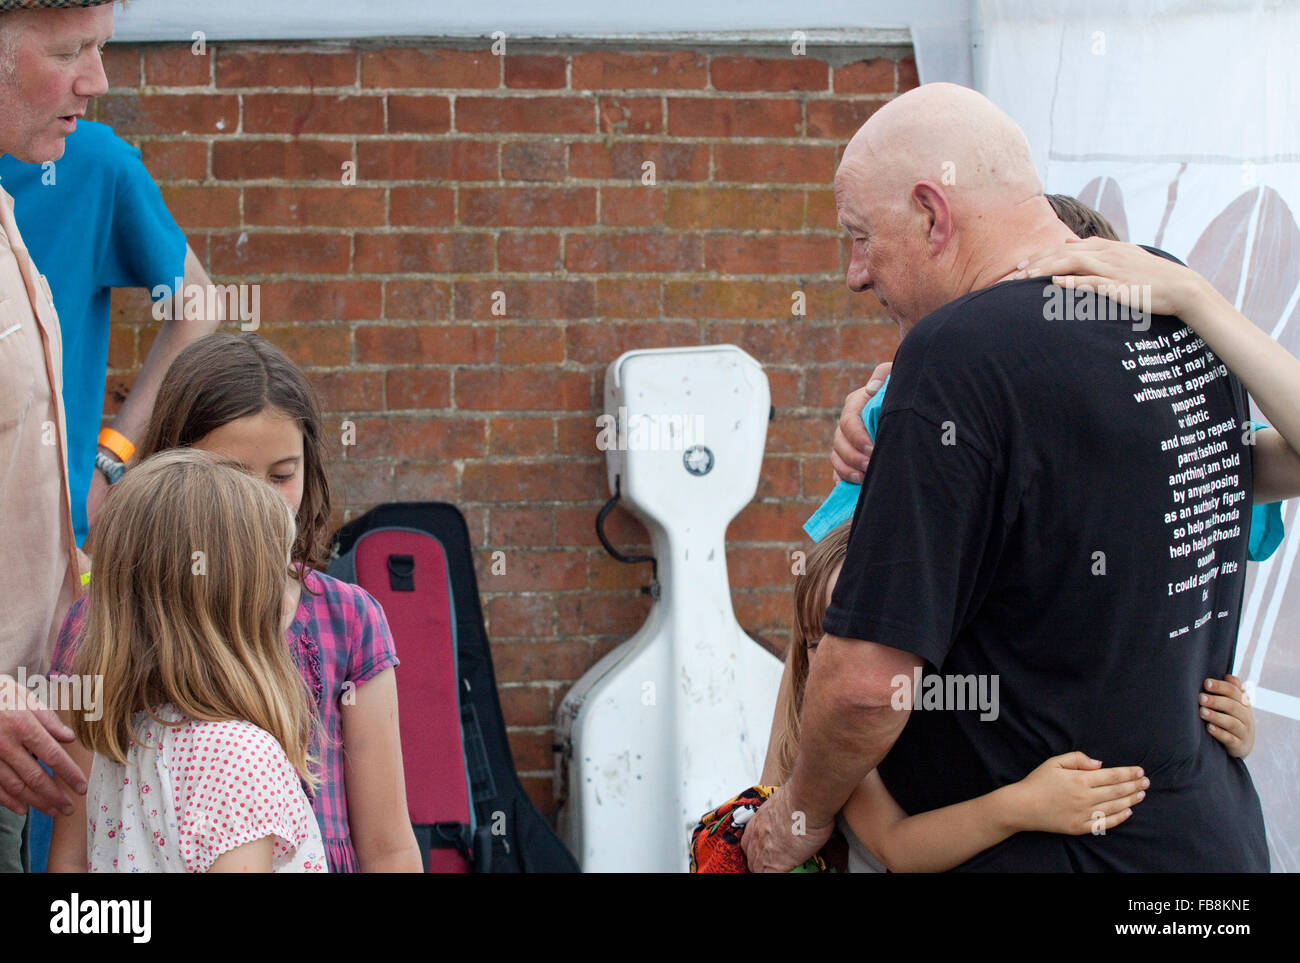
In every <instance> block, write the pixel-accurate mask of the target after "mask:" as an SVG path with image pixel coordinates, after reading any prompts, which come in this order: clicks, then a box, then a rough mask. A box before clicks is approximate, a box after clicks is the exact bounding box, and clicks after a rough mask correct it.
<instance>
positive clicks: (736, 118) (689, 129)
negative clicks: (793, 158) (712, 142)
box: [668, 97, 815, 137]
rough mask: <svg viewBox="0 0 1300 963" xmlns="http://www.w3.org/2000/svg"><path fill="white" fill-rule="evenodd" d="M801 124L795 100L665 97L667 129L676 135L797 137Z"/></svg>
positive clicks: (799, 109)
mask: <svg viewBox="0 0 1300 963" xmlns="http://www.w3.org/2000/svg"><path fill="white" fill-rule="evenodd" d="M814 103H815V101H814ZM802 124H803V112H802V110H801V108H800V105H799V101H797V100H748V99H741V98H736V97H675V98H671V99H669V101H668V133H670V134H672V135H674V136H676V137H797V136H799V134H801V133H802V132H803V130H802Z"/></svg>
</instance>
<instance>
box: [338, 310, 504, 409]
mask: <svg viewBox="0 0 1300 963" xmlns="http://www.w3.org/2000/svg"><path fill="white" fill-rule="evenodd" d="M356 346H357V361H358V362H359V363H361V364H413V363H414V364H485V363H490V362H491V361H492V360H493V359H494V358H495V357H496V331H495V330H494V329H493V328H490V327H486V326H483V325H469V324H419V325H401V326H397V325H371V324H367V325H363V326H362V327H359V328H357V331H356ZM408 407H409V406H408Z"/></svg>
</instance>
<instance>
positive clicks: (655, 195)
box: [600, 185, 664, 227]
mask: <svg viewBox="0 0 1300 963" xmlns="http://www.w3.org/2000/svg"><path fill="white" fill-rule="evenodd" d="M663 222H664V192H663V191H661V190H659V189H658V187H648V186H645V185H641V186H638V187H615V186H611V185H605V186H603V187H601V189H600V223H602V224H608V225H610V226H614V227H643V226H649V225H654V224H662V223H663Z"/></svg>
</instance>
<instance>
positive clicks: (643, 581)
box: [587, 551, 652, 597]
mask: <svg viewBox="0 0 1300 963" xmlns="http://www.w3.org/2000/svg"><path fill="white" fill-rule="evenodd" d="M651 573H652V570H651V568H650V565H649V564H648V563H645V562H638V563H637V564H635V565H628V564H625V563H623V562H619V561H616V560H614V559H613V558H610V556H609V555H607V554H605V552H604V551H596V552H592V553H591V554H589V555H588V556H587V584H588V586H589V587H590V588H591V590H592V591H624V592H627V593H629V595H630V597H635V596H634V595H632V593H639V591H640V589H641V587H642V586H645V585H649V584H650V578H651Z"/></svg>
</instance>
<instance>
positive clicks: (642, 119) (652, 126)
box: [599, 97, 664, 134]
mask: <svg viewBox="0 0 1300 963" xmlns="http://www.w3.org/2000/svg"><path fill="white" fill-rule="evenodd" d="M599 110H600V132H601V133H602V134H662V133H663V130H664V107H663V101H661V100H660V99H659V98H658V97H601V98H600V105H599Z"/></svg>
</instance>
